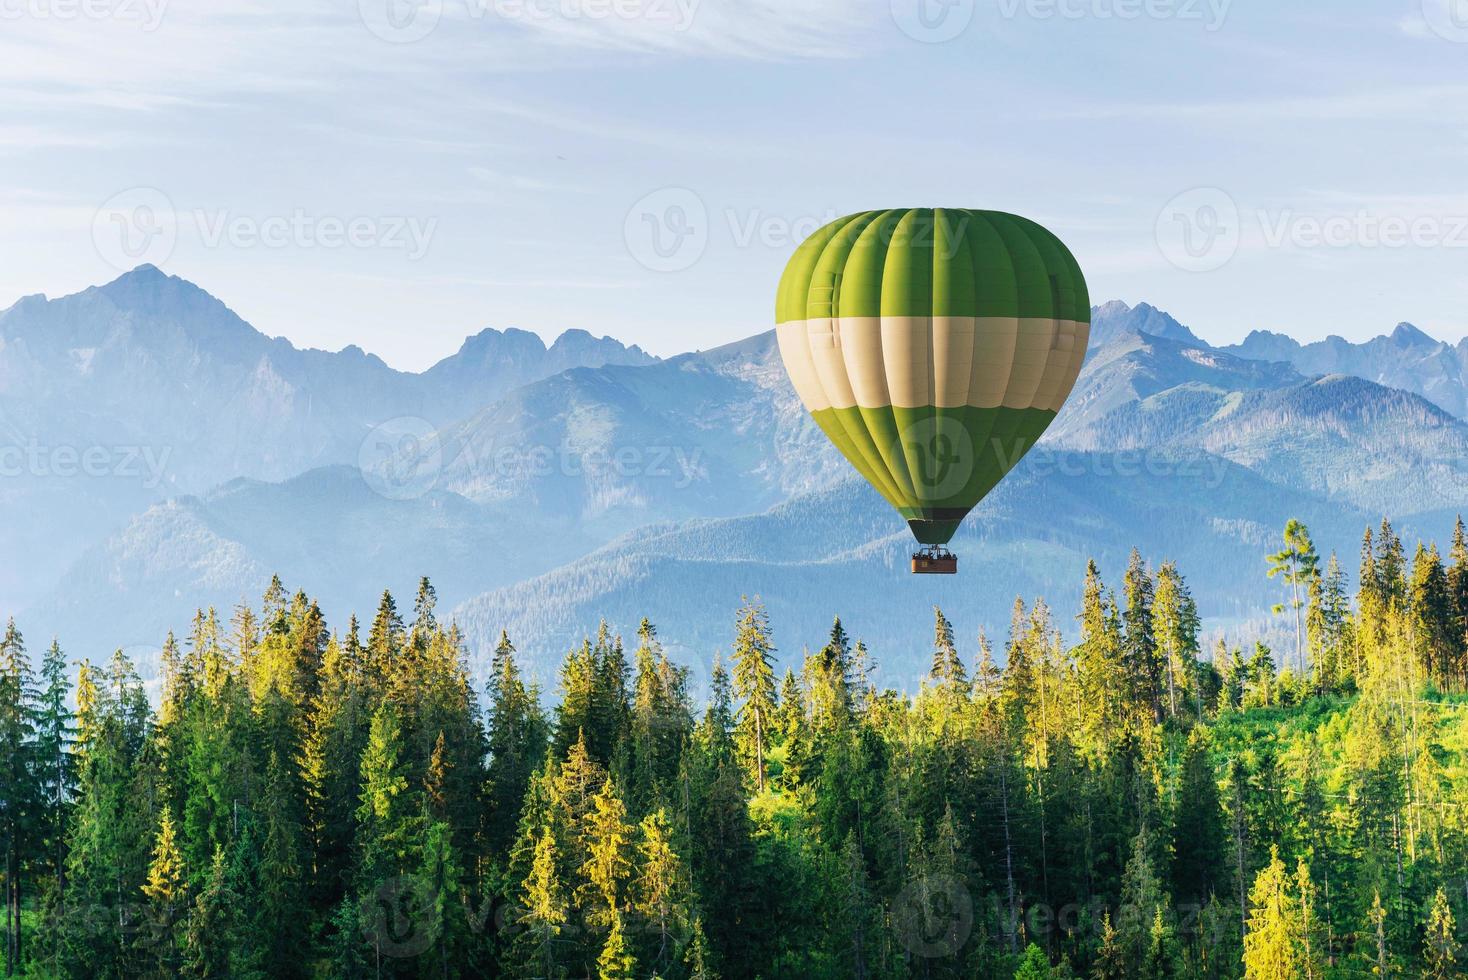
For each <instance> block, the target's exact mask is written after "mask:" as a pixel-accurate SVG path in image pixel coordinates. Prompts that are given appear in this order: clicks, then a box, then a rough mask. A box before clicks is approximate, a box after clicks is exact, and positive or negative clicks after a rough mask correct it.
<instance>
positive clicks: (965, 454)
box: [895, 415, 976, 502]
mask: <svg viewBox="0 0 1468 980" xmlns="http://www.w3.org/2000/svg"><path fill="white" fill-rule="evenodd" d="M895 453H896V454H898V455H899V456H900V458H903V459H906V460H907V471H908V473H910V474H911V475H912V488H913V491H914V492H915V493H916V494H917V497H918V499H919V500H923V501H929V502H938V501H943V500H947V499H949V498H950V497H952V496H953V495H954V494H956V493H958V492H959V491H960V490H962V489H963V488H964V487H965V486H966V485H967V484H968V480H969V477H970V476H972V475H973V472H974V456H975V455H976V453H975V449H974V441H973V435H972V433H970V432H969V430H968V426H966V425H964V424H963V421H962V420H961V419H959V418H958V417H957V416H954V415H933V416H929V417H928V418H924V419H919V420H918V421H916V422H914V423H912V424H911V425H909V426H908V427H907V428H905V429H903V430H902V435H901V437H900V438H899V439H898V444H897V446H896V447H895Z"/></svg>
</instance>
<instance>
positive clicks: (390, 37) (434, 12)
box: [357, 0, 443, 44]
mask: <svg viewBox="0 0 1468 980" xmlns="http://www.w3.org/2000/svg"><path fill="white" fill-rule="evenodd" d="M357 13H358V14H360V15H361V17H362V23H363V24H365V25H366V26H367V29H368V30H369V31H371V32H372V33H373V34H374V35H376V36H377V37H379V38H381V39H382V40H384V41H386V42H388V43H389V44H412V43H413V42H414V41H421V40H423V39H424V38H425V37H427V36H428V35H430V34H432V33H433V30H434V28H436V27H438V22H439V19H440V18H442V17H443V0H357Z"/></svg>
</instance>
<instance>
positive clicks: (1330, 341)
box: [1223, 323, 1468, 418]
mask: <svg viewBox="0 0 1468 980" xmlns="http://www.w3.org/2000/svg"><path fill="white" fill-rule="evenodd" d="M1223 349H1224V350H1227V351H1230V352H1231V353H1235V354H1238V355H1239V356H1240V357H1249V358H1256V359H1261V358H1267V359H1269V360H1274V361H1288V362H1289V363H1291V364H1293V365H1294V366H1295V367H1296V368H1297V369H1298V370H1300V371H1301V372H1303V373H1305V374H1318V375H1325V374H1350V375H1355V376H1356V377H1358V378H1365V379H1366V380H1368V381H1375V382H1377V383H1378V384H1384V385H1388V386H1390V387H1393V388H1401V389H1402V390H1404V391H1411V392H1414V393H1416V394H1419V395H1421V396H1422V397H1424V398H1426V399H1427V400H1428V401H1430V402H1433V403H1434V404H1436V405H1438V406H1439V407H1441V408H1443V409H1446V410H1447V411H1449V412H1452V413H1453V414H1454V415H1456V416H1458V417H1459V418H1465V417H1468V337H1465V338H1464V339H1463V340H1462V341H1460V342H1459V343H1458V345H1457V346H1456V347H1455V346H1452V345H1450V344H1447V343H1444V342H1443V341H1440V340H1434V339H1433V338H1432V337H1429V336H1428V335H1427V334H1425V333H1423V332H1422V331H1421V330H1419V329H1418V328H1417V327H1414V326H1413V325H1412V324H1410V323H1401V324H1398V325H1397V327H1396V329H1395V330H1393V331H1392V332H1391V334H1390V335H1388V336H1381V337H1376V338H1374V339H1372V340H1368V341H1366V342H1365V343H1362V344H1353V343H1351V342H1349V341H1347V340H1344V339H1343V338H1341V337H1327V338H1326V339H1325V340H1319V341H1316V342H1314V343H1311V344H1301V343H1300V342H1299V341H1297V340H1294V339H1293V338H1291V337H1287V336H1285V335H1283V334H1278V333H1270V332H1269V331H1266V330H1255V331H1254V332H1252V333H1250V334H1249V336H1248V337H1246V338H1244V342H1243V343H1241V344H1234V345H1231V346H1229V347H1225V348H1223Z"/></svg>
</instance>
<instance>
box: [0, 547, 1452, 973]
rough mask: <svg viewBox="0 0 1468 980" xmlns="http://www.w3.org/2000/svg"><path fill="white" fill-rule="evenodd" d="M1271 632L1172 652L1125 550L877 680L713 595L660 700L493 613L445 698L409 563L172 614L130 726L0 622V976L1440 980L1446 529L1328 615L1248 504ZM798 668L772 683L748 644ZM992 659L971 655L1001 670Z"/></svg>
mask: <svg viewBox="0 0 1468 980" xmlns="http://www.w3.org/2000/svg"><path fill="white" fill-rule="evenodd" d="M1282 544H1283V547H1282V548H1281V549H1280V550H1279V551H1278V552H1277V553H1274V554H1272V555H1271V556H1270V561H1269V564H1268V566H1266V565H1265V563H1264V562H1262V561H1261V562H1260V563H1259V567H1260V570H1261V574H1262V572H1263V569H1264V568H1265V567H1268V568H1269V569H1271V571H1270V574H1271V576H1272V577H1273V578H1274V579H1275V583H1276V585H1277V586H1278V588H1279V594H1280V595H1281V596H1282V597H1283V598H1284V602H1283V604H1282V606H1281V610H1280V614H1281V615H1282V616H1283V617H1285V620H1286V622H1287V623H1288V624H1289V626H1290V631H1291V635H1292V638H1293V640H1292V642H1290V643H1289V644H1287V645H1286V646H1285V647H1283V648H1281V649H1277V650H1271V649H1269V648H1267V647H1264V646H1261V645H1255V646H1252V647H1251V648H1249V649H1241V648H1239V647H1238V646H1236V645H1234V644H1230V643H1227V642H1220V643H1219V644H1218V646H1217V648H1216V649H1212V650H1200V649H1199V623H1198V616H1197V605H1196V602H1195V600H1194V597H1193V596H1192V595H1191V593H1190V590H1189V587H1188V585H1187V582H1186V580H1185V579H1184V575H1183V571H1182V570H1180V569H1179V568H1177V567H1176V566H1175V565H1174V564H1172V563H1163V564H1161V565H1157V566H1155V567H1154V566H1151V565H1149V563H1148V562H1147V561H1146V560H1145V559H1144V558H1143V557H1142V556H1141V555H1139V554H1136V553H1134V554H1133V556H1132V558H1131V560H1130V561H1129V563H1128V565H1127V567H1126V568H1125V570H1124V572H1123V573H1122V574H1121V575H1120V577H1117V578H1113V579H1109V580H1103V578H1102V575H1101V572H1100V571H1099V570H1098V569H1097V568H1096V566H1095V565H1094V564H1092V565H1091V566H1090V567H1088V568H1087V569H1086V570H1085V576H1084V579H1083V581H1077V582H1076V583H1075V586H1076V588H1077V589H1078V590H1079V591H1080V593H1081V596H1082V601H1081V609H1082V613H1081V616H1080V620H1079V631H1078V635H1079V642H1078V643H1076V644H1074V645H1067V644H1065V643H1063V642H1062V641H1061V638H1060V634H1059V632H1058V626H1059V625H1060V624H1058V623H1057V622H1055V621H1054V620H1053V619H1052V617H1051V615H1050V612H1049V608H1048V606H1047V604H1046V602H1045V601H1044V600H1043V599H1035V600H1033V601H1026V600H1023V599H1017V600H1016V601H1015V605H1014V610H1013V618H1012V620H1011V622H1010V624H1009V627H1008V632H1007V635H1006V634H1004V633H1003V632H999V633H998V634H997V635H992V638H990V637H986V636H985V635H983V634H980V635H978V636H977V637H965V636H956V635H955V634H954V631H953V629H952V627H951V625H950V624H949V622H948V620H947V619H946V618H945V616H944V614H943V613H942V612H941V610H939V611H935V612H934V614H933V615H932V618H931V619H930V620H929V622H928V623H918V622H914V623H912V624H910V626H911V629H913V630H914V631H919V630H923V631H927V630H931V634H930V635H931V651H932V658H931V669H930V670H929V672H928V674H927V676H926V678H925V679H924V680H923V681H922V683H921V685H920V686H919V688H918V689H917V690H915V691H898V690H891V689H879V688H878V687H877V686H876V685H874V684H873V682H872V679H873V678H874V677H875V676H877V674H878V673H879V664H880V660H881V657H882V655H883V651H882V650H881V649H875V648H868V647H867V646H866V644H864V643H863V642H862V641H861V640H860V639H859V638H857V637H853V636H851V635H850V634H848V632H847V631H846V629H845V628H844V627H843V626H842V624H841V622H840V620H837V621H836V622H835V623H834V624H833V625H832V626H831V628H830V631H829V634H828V635H827V636H825V637H824V638H822V639H821V640H820V641H819V642H818V643H817V642H813V640H814V638H809V637H785V636H783V635H781V634H780V632H779V624H778V623H773V624H772V623H771V622H770V621H769V619H768V617H767V616H766V614H765V612H764V609H763V607H762V606H761V604H760V603H759V601H758V600H757V599H755V598H751V599H749V600H747V601H746V602H745V604H744V606H743V607H742V608H741V610H740V611H739V614H738V617H737V620H736V621H735V622H733V623H730V624H728V627H727V633H726V636H727V638H728V639H727V641H726V642H727V643H728V649H729V651H730V652H729V654H728V656H727V657H726V658H723V659H720V658H717V657H716V658H715V659H714V661H713V666H712V668H711V671H710V672H709V673H708V677H709V684H708V697H707V698H700V699H699V701H698V703H695V702H694V699H693V696H692V694H691V689H692V687H693V684H692V683H691V676H692V675H691V672H690V667H689V666H687V665H680V664H676V663H673V662H671V661H670V659H669V658H668V657H667V656H666V654H665V653H664V651H663V649H662V647H661V645H660V644H659V642H658V633H657V629H656V628H655V626H654V625H653V624H651V623H647V622H644V624H643V626H642V628H641V629H640V630H639V631H638V633H637V635H636V636H635V637H629V638H628V639H627V642H625V643H624V641H623V639H622V638H620V637H617V636H614V635H611V634H610V633H609V632H608V631H607V630H606V629H602V630H601V631H598V632H596V634H595V635H594V637H593V638H588V639H587V641H586V642H584V643H583V644H581V645H579V646H578V647H577V648H575V649H573V650H572V651H571V652H570V653H569V654H568V655H567V656H566V659H565V662H564V665H563V667H562V671H561V678H560V685H559V690H558V691H557V692H556V698H555V701H556V703H555V704H554V706H553V707H547V706H546V704H545V701H546V700H548V699H543V698H542V692H541V691H540V690H539V689H538V688H537V687H536V686H534V685H532V684H527V682H526V681H525V680H524V677H523V675H522V672H521V667H520V665H519V664H518V662H517V658H516V652H515V647H514V643H513V639H512V638H511V637H509V636H503V637H501V639H500V642H499V644H498V646H497V648H496V649H495V651H494V655H493V664H492V670H491V672H490V675H491V676H490V679H489V681H488V684H487V685H486V686H485V687H484V688H483V689H482V690H481V689H478V688H477V686H476V685H474V684H471V682H470V680H469V674H468V671H467V669H466V656H467V651H466V649H465V648H464V644H463V642H462V640H461V636H460V633H459V630H458V628H457V627H456V626H455V625H453V624H452V623H445V622H441V621H440V620H439V619H438V618H437V615H436V612H435V596H434V592H433V589H432V586H431V585H430V584H429V583H428V582H427V581H426V580H425V581H424V582H423V583H422V584H421V586H420V589H419V592H418V595H417V597H416V600H415V602H414V605H413V609H412V611H411V612H409V613H400V612H399V610H398V608H397V605H396V604H395V602H394V600H393V598H392V596H391V595H388V594H384V595H383V597H382V601H381V604H380V606H379V608H378V610H377V612H376V614H375V615H374V617H373V618H372V620H371V622H370V624H368V625H367V627H366V629H365V630H364V629H359V627H358V624H357V622H356V621H355V620H353V621H350V622H348V623H345V624H338V625H337V626H336V627H335V628H332V627H330V626H329V625H328V624H327V623H326V622H324V621H323V618H322V616H321V613H320V609H319V607H318V606H317V605H316V604H315V603H314V602H313V601H312V600H311V599H310V598H309V597H308V596H307V595H306V594H304V593H296V594H295V595H291V594H289V593H288V592H287V591H286V590H285V589H284V588H283V587H282V586H281V584H280V583H279V582H278V581H277V582H275V583H273V584H272V586H271V588H270V590H269V592H268V593H267V594H266V595H265V596H264V599H263V602H262V604H261V605H260V607H259V608H258V609H255V608H250V607H241V608H239V609H237V610H235V611H234V612H233V614H232V615H230V616H229V617H228V621H225V620H224V619H223V618H221V616H220V615H219V614H217V613H216V612H215V611H213V610H209V611H207V612H201V613H200V614H199V616H198V617H197V618H196V620H195V622H194V624H193V626H192V628H191V629H190V630H189V631H188V633H187V635H186V636H185V637H184V638H183V639H182V640H177V639H175V638H174V637H171V636H170V637H169V638H168V640H167V642H166V643H165V644H164V648H163V654H162V690H161V692H160V696H159V697H158V698H157V701H156V707H153V706H151V705H150V701H149V698H148V697H147V695H146V694H145V692H144V688H143V685H142V684H141V682H140V681H139V679H138V674H137V672H136V669H135V666H134V664H132V663H131V662H130V661H129V660H128V658H127V657H126V656H124V655H123V654H122V653H120V652H119V653H118V654H117V655H115V656H114V657H112V658H111V659H110V660H109V661H108V662H106V663H100V664H94V663H87V662H83V663H82V664H81V665H80V672H79V675H78V676H77V678H76V681H75V685H74V689H73V684H72V682H71V680H70V677H71V670H70V669H69V666H68V662H67V657H66V654H65V653H64V651H63V650H62V649H61V648H60V647H59V646H58V645H56V644H53V645H52V646H51V647H50V648H49V649H48V650H47V651H46V652H45V653H44V655H43V656H42V657H41V658H40V667H39V670H37V671H36V672H34V673H33V672H32V670H31V668H30V667H29V662H30V661H29V658H28V657H27V655H26V652H25V641H24V639H23V637H22V634H21V632H20V630H19V629H18V628H17V626H16V625H15V624H14V623H13V622H12V623H11V626H10V628H9V630H8V631H7V632H6V634H5V636H4V639H3V643H0V760H3V766H4V771H3V782H0V788H3V796H0V847H3V855H4V865H3V872H4V882H5V893H6V896H7V902H6V908H7V913H6V930H5V934H6V943H5V956H6V958H5V969H6V972H7V974H20V975H25V976H64V977H130V976H173V975H183V976H190V977H224V976H240V977H292V976H299V977H308V976H322V977H325V976H342V977H369V976H371V977H378V976H395V977H399V976H400V977H419V976H421V977H453V976H507V977H525V978H531V977H567V978H571V977H588V976H595V977H601V978H627V977H653V976H658V977H667V978H701V980H706V978H713V977H724V978H741V977H792V978H796V977H799V978H805V977H871V978H877V977H925V978H938V977H973V976H978V977H1001V978H1009V977H1016V978H1026V980H1033V978H1041V977H1072V976H1074V977H1095V978H1123V977H1125V978H1162V977H1237V976H1248V977H1258V978H1271V980H1272V978H1280V980H1283V978H1292V977H1321V978H1325V977H1354V976H1361V977H1365V976H1399V977H1407V976H1429V977H1452V976H1461V975H1462V973H1463V966H1462V964H1463V963H1465V962H1468V955H1465V954H1464V953H1463V951H1462V949H1461V945H1460V944H1461V941H1462V937H1463V931H1462V929H1461V928H1460V926H1459V925H1458V924H1459V923H1461V922H1463V921H1464V918H1465V915H1468V698H1465V696H1464V692H1465V690H1468V543H1465V541H1464V533H1463V529H1462V525H1461V523H1460V524H1459V526H1458V528H1457V530H1456V533H1455V534H1454V536H1453V539H1452V541H1451V544H1450V546H1449V548H1448V551H1447V554H1446V556H1445V557H1444V556H1443V555H1442V554H1441V553H1440V552H1439V550H1438V549H1437V548H1436V547H1435V546H1429V547H1421V546H1419V547H1418V548H1416V550H1415V553H1412V554H1410V555H1409V554H1408V552H1407V551H1406V550H1405V549H1404V547H1403V544H1402V542H1401V540H1400V538H1399V537H1398V536H1397V534H1396V532H1395V531H1394V530H1393V529H1392V528H1391V527H1390V526H1389V525H1387V524H1383V525H1382V526H1381V527H1380V528H1378V529H1375V530H1373V531H1369V532H1368V533H1367V535H1366V538H1365V541H1364V544H1363V548H1362V552H1361V564H1360V567H1359V577H1358V579H1357V586H1356V588H1355V589H1354V590H1352V591H1354V593H1355V594H1354V599H1353V598H1352V597H1351V595H1350V594H1348V588H1347V575H1346V573H1345V572H1344V571H1343V569H1342V568H1341V566H1340V564H1339V563H1338V562H1335V561H1330V562H1328V563H1327V562H1323V561H1322V560H1321V556H1320V553H1319V552H1318V551H1317V550H1316V548H1315V545H1314V544H1313V543H1312V541H1311V540H1310V536H1309V532H1308V530H1307V529H1306V528H1305V527H1304V526H1303V525H1300V524H1298V523H1294V522H1292V523H1291V525H1290V526H1289V527H1288V528H1287V529H1286V532H1285V535H1284V539H1283V542H1282ZM802 643H808V644H810V645H811V647H812V649H813V651H814V652H811V653H809V654H807V655H806V656H805V657H804V659H803V662H796V660H795V658H791V657H788V656H787V658H786V659H787V661H788V662H790V663H792V666H791V667H790V668H788V669H786V670H785V671H784V672H783V674H781V673H780V672H779V671H778V670H777V668H776V667H775V647H776V645H777V644H779V645H782V646H785V647H786V648H787V651H788V649H791V648H796V647H798V646H799V645H801V644H802ZM1001 664H1002V666H1001Z"/></svg>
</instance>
